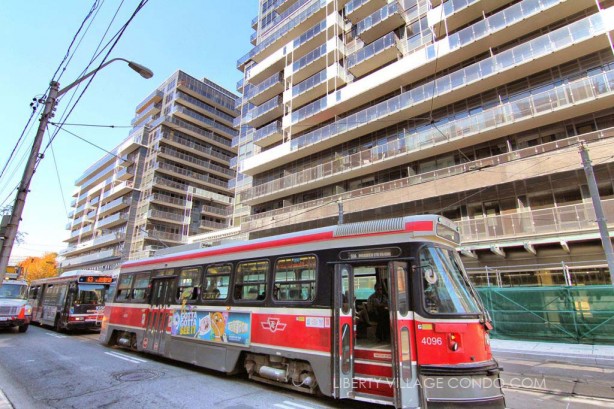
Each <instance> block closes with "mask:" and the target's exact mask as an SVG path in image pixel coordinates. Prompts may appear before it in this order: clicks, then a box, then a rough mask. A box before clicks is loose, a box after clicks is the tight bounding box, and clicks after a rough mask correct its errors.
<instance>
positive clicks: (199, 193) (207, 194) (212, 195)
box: [188, 186, 234, 205]
mask: <svg viewBox="0 0 614 409" xmlns="http://www.w3.org/2000/svg"><path fill="white" fill-rule="evenodd" d="M188 190H189V192H190V193H191V194H192V195H193V196H194V197H198V198H200V199H206V200H210V201H212V202H215V203H220V204H223V205H231V204H232V203H233V202H234V198H232V197H230V196H225V195H222V194H219V193H216V192H211V191H209V190H205V189H199V188H197V187H193V186H190V187H189V188H188Z"/></svg>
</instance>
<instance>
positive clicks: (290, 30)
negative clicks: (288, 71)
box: [237, 0, 327, 70]
mask: <svg viewBox="0 0 614 409" xmlns="http://www.w3.org/2000/svg"><path fill="white" fill-rule="evenodd" d="M305 3H307V4H309V6H308V7H306V8H304V9H303V10H302V11H300V12H299V13H298V14H296V15H295V17H293V18H291V19H289V20H286V17H289V16H290V15H291V14H293V13H294V11H296V10H294V7H295V6H296V8H297V9H298V6H303V5H304V4H305ZM326 3H327V0H312V1H309V2H305V1H300V0H299V1H298V2H297V3H295V4H294V5H293V7H290V8H289V9H288V10H286V11H285V12H284V13H282V14H281V15H280V16H279V21H280V24H274V25H273V26H272V27H270V28H267V29H266V30H265V31H264V32H262V33H261V38H263V40H262V41H261V42H260V43H259V44H258V45H257V46H256V47H254V48H252V50H251V51H250V52H249V53H247V54H246V55H244V56H243V57H241V58H240V59H239V60H238V61H237V68H238V69H240V70H242V69H244V68H245V64H246V63H247V62H248V61H249V60H252V61H255V62H261V61H262V60H263V59H264V58H266V57H268V56H269V55H271V54H272V53H273V52H274V51H275V50H277V49H279V48H280V47H281V44H282V42H283V41H284V40H285V39H287V38H292V37H294V36H296V34H297V33H300V32H302V31H304V30H305V27H309V25H310V24H314V23H315V22H316V21H319V20H321V19H322V18H323V17H324V15H325V13H326V7H325V6H326Z"/></svg>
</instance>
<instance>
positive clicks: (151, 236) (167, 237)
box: [139, 229, 183, 243]
mask: <svg viewBox="0 0 614 409" xmlns="http://www.w3.org/2000/svg"><path fill="white" fill-rule="evenodd" d="M146 233H147V234H146V235H143V234H141V235H139V237H144V238H145V239H147V240H155V241H158V240H162V241H171V242H174V243H183V236H182V235H181V234H176V233H168V232H165V231H159V230H155V229H154V230H152V229H148V230H147V231H146Z"/></svg>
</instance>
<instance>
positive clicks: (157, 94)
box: [136, 89, 164, 112]
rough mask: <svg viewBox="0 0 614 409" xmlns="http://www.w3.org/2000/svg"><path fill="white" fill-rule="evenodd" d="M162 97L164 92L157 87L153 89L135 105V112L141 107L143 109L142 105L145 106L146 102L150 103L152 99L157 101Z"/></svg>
mask: <svg viewBox="0 0 614 409" xmlns="http://www.w3.org/2000/svg"><path fill="white" fill-rule="evenodd" d="M162 97H164V92H162V91H160V90H159V89H157V90H155V91H154V92H152V93H151V94H149V95H148V96H147V98H145V99H144V100H143V101H142V102H141V103H139V104H138V105H137V106H136V112H140V111H141V109H143V107H145V106H146V105H147V104H149V103H151V101H152V100H153V99H155V100H156V101H159V100H161V99H162Z"/></svg>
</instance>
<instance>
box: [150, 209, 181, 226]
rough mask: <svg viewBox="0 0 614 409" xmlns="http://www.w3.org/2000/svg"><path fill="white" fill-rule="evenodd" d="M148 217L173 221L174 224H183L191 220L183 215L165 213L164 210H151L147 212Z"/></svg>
mask: <svg viewBox="0 0 614 409" xmlns="http://www.w3.org/2000/svg"><path fill="white" fill-rule="evenodd" d="M147 217H148V218H150V217H152V218H159V219H165V220H172V221H174V222H179V223H182V224H184V223H187V222H189V218H187V217H186V216H184V215H183V213H172V212H165V211H162V210H154V209H151V210H150V211H148V212H147Z"/></svg>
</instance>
